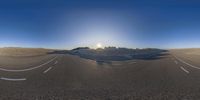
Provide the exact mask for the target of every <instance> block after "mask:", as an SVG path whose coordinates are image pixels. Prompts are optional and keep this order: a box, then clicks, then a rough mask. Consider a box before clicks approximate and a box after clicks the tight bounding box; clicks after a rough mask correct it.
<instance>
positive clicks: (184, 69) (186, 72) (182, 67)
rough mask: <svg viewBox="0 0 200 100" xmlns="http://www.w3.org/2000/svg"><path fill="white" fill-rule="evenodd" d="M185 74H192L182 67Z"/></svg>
mask: <svg viewBox="0 0 200 100" xmlns="http://www.w3.org/2000/svg"><path fill="white" fill-rule="evenodd" d="M180 68H181V69H182V70H183V71H184V72H186V73H187V74H189V73H190V72H189V71H188V70H186V69H185V68H183V67H180Z"/></svg>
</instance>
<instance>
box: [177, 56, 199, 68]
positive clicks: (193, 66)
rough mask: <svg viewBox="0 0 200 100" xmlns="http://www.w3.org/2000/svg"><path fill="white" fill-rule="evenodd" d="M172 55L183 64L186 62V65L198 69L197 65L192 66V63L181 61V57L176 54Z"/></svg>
mask: <svg viewBox="0 0 200 100" xmlns="http://www.w3.org/2000/svg"><path fill="white" fill-rule="evenodd" d="M174 57H175V58H176V59H177V60H179V61H180V62H182V63H184V64H186V65H188V66H190V67H192V68H196V69H200V68H199V67H196V66H194V65H192V64H189V63H187V62H185V61H183V60H182V59H180V58H178V57H176V56H174Z"/></svg>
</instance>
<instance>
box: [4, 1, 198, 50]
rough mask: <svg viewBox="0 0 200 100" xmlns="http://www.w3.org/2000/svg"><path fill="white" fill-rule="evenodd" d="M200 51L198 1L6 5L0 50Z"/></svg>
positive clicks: (57, 2)
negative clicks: (114, 48)
mask: <svg viewBox="0 0 200 100" xmlns="http://www.w3.org/2000/svg"><path fill="white" fill-rule="evenodd" d="M98 43H101V44H102V45H103V46H117V47H128V48H146V47H153V48H195V47H200V1H197V0H165V1H164V0H43V1H42V0H4V1H0V47H12V46H15V47H43V48H62V49H63V48H66V49H71V48H74V47H78V46H89V47H95V46H96V44H98Z"/></svg>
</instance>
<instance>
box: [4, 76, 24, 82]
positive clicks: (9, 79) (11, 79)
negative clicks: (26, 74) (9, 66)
mask: <svg viewBox="0 0 200 100" xmlns="http://www.w3.org/2000/svg"><path fill="white" fill-rule="evenodd" d="M0 79H1V80H6V81H25V80H26V78H6V77H1V78H0Z"/></svg>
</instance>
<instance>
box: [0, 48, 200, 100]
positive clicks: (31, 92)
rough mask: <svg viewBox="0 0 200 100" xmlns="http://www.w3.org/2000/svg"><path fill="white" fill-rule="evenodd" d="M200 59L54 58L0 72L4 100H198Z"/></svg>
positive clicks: (171, 55) (0, 99) (174, 56)
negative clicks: (101, 60)
mask: <svg viewBox="0 0 200 100" xmlns="http://www.w3.org/2000/svg"><path fill="white" fill-rule="evenodd" d="M198 57H199V56H195V57H194V58H193V57H192V56H188V55H186V54H181V53H178V52H174V51H172V52H169V55H165V56H163V57H161V58H159V59H152V60H150V59H149V60H131V61H122V62H117V61H116V62H112V63H104V64H98V63H96V62H95V61H92V60H87V59H83V58H79V57H78V56H72V55H67V54H53V55H51V56H50V57H47V58H44V59H42V60H41V59H40V60H38V61H34V63H35V64H33V62H29V61H28V60H31V59H26V60H24V61H26V62H27V64H29V63H30V65H27V64H26V65H24V64H23V63H24V62H22V64H21V65H20V63H19V62H17V60H19V59H20V58H18V59H16V63H17V64H18V65H17V66H18V67H17V68H15V66H14V64H13V63H15V62H10V63H11V64H10V66H9V62H8V64H7V65H4V66H1V67H0V100H199V99H200V62H198V60H197V58H198ZM0 59H3V58H0ZM35 59H36V58H35ZM28 62H29V63H28ZM11 65H12V66H11ZM8 66H9V67H8ZM19 66H22V67H19Z"/></svg>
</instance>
